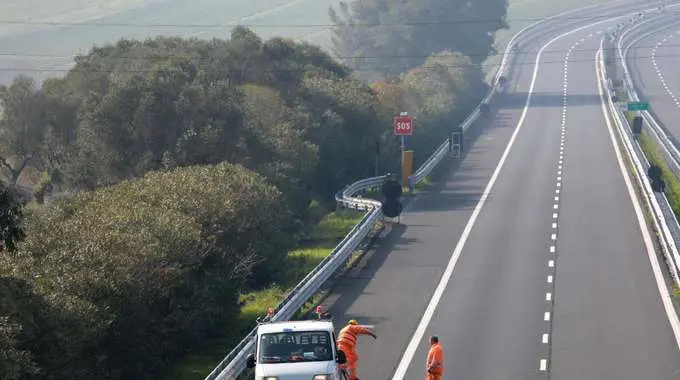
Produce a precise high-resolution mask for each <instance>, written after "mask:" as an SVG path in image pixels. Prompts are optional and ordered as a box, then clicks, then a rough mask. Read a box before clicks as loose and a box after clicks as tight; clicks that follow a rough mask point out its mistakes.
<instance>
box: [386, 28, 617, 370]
mask: <svg viewBox="0 0 680 380" xmlns="http://www.w3.org/2000/svg"><path fill="white" fill-rule="evenodd" d="M615 19H618V17H612V18H609V19H606V20H600V21H596V22H593V23H589V24H587V25H583V26H580V27H577V28H574V29H572V30H570V31H568V32H565V33H562V34H560V35H558V36H555V37H554V38H553V39H551V40H550V41H548V42H547V43H546V44H544V45H543V46H541V48H540V49H539V51H538V53H536V60H535V61H534V69H533V72H532V74H531V83H530V84H529V90H528V95H527V98H526V102H525V103H524V108H523V109H522V113H521V114H520V117H519V120H518V122H517V127H516V128H515V131H514V132H513V133H512V135H511V136H510V140H509V141H508V145H507V146H506V148H505V150H504V151H503V154H502V155H501V158H500V160H499V161H498V165H497V166H496V168H495V169H494V171H493V173H492V174H491V178H490V179H489V182H488V183H487V185H486V187H485V188H484V192H483V193H482V196H481V198H480V199H479V201H478V202H477V205H476V206H475V208H474V210H473V211H472V215H471V216H470V219H469V220H468V222H467V224H466V225H465V228H464V229H463V233H462V234H461V237H460V239H459V240H458V243H456V247H455V248H454V249H453V252H451V259H449V262H448V264H447V265H446V269H444V273H443V274H442V276H441V278H440V280H439V283H438V284H437V287H436V288H435V290H434V292H433V293H432V296H431V297H430V301H429V302H428V305H427V308H426V309H425V311H423V315H422V317H421V318H420V321H419V322H418V325H417V327H416V329H415V331H414V332H413V335H412V336H411V339H410V341H409V343H408V345H407V346H406V349H405V350H404V353H403V355H402V356H401V358H400V359H399V364H398V365H397V368H396V369H395V371H394V374H393V375H392V380H403V379H404V377H406V372H407V371H408V368H409V367H410V365H411V362H412V361H413V356H414V355H415V353H416V350H417V349H418V347H420V345H421V342H422V339H423V336H424V335H425V331H426V329H427V326H428V325H429V324H430V321H431V320H432V317H433V316H434V314H435V311H436V309H437V306H438V305H439V302H440V301H441V299H442V296H443V295H444V291H445V290H446V287H447V286H448V284H449V281H450V280H451V277H452V276H453V270H454V269H455V267H456V263H457V262H458V259H459V258H460V255H461V253H462V251H463V247H465V243H466V242H467V239H468V238H469V236H470V233H471V231H472V228H473V227H474V225H475V223H476V222H477V218H478V217H479V214H480V213H481V211H482V208H483V207H484V204H485V203H486V200H487V199H488V197H489V194H491V190H492V189H493V186H494V184H495V183H496V179H497V178H498V176H499V175H500V172H501V169H502V168H503V166H504V164H505V161H506V160H507V157H508V155H509V154H510V151H511V150H512V147H513V145H514V143H515V140H516V139H517V135H518V134H519V132H520V131H521V130H522V126H523V125H524V120H525V119H526V115H527V113H528V112H529V107H530V106H531V100H532V95H533V92H534V89H535V88H536V80H537V78H538V70H539V68H540V66H541V65H540V63H541V56H542V55H543V52H544V51H545V50H546V49H547V48H548V47H549V46H550V45H552V44H553V43H554V42H555V41H558V40H560V39H562V38H564V37H566V36H569V35H572V34H574V33H577V32H579V31H581V30H584V29H587V28H592V27H594V26H595V25H600V24H604V23H607V22H611V21H612V20H615ZM560 159H562V157H560ZM558 186H559V184H558Z"/></svg>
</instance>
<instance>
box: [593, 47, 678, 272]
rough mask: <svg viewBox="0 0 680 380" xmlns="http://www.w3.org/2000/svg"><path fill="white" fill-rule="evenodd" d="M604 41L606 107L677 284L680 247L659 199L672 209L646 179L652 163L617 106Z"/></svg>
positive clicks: (601, 64)
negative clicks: (629, 158) (629, 161)
mask: <svg viewBox="0 0 680 380" xmlns="http://www.w3.org/2000/svg"><path fill="white" fill-rule="evenodd" d="M603 42H604V40H603V41H602V42H601V43H600V52H601V55H600V60H599V62H597V64H598V66H599V67H600V72H601V73H602V78H601V79H602V82H603V83H602V86H603V87H604V88H605V91H606V95H607V106H608V108H609V111H610V115H612V116H613V118H614V124H615V125H616V127H617V130H618V133H619V135H620V136H621V139H622V140H623V142H624V144H623V145H624V147H625V149H626V151H627V152H628V155H629V156H630V157H631V161H632V162H633V168H634V170H635V172H636V176H635V177H636V179H637V182H638V187H639V188H640V190H641V192H642V194H643V196H644V200H645V203H646V204H647V208H648V209H649V210H650V212H651V214H652V216H653V217H652V218H651V219H652V222H653V224H654V229H655V230H656V231H657V234H658V240H659V243H660V246H661V250H662V251H663V254H664V257H665V260H666V262H667V264H668V267H669V269H670V272H671V276H672V277H673V280H674V282H675V284H676V285H680V276H679V275H678V271H679V270H680V256H679V255H678V249H677V246H676V245H675V239H674V238H673V236H672V234H671V231H670V228H669V226H668V217H669V215H668V212H667V211H668V210H666V212H664V208H663V207H662V206H663V205H664V203H660V202H659V201H660V200H661V201H665V205H668V208H670V206H669V204H668V199H667V198H666V195H665V194H663V193H660V194H659V193H655V192H654V191H653V190H652V187H651V185H650V183H649V181H648V180H645V178H647V170H646V168H648V167H649V162H648V161H647V159H646V157H645V156H644V153H643V152H642V149H641V147H640V146H639V144H638V142H637V140H635V139H634V138H633V136H632V133H631V132H632V130H631V127H630V124H629V123H628V119H627V118H626V116H625V114H624V113H623V110H622V109H621V108H620V107H617V105H616V104H615V103H614V101H613V100H612V99H613V89H612V88H611V87H612V86H611V79H610V77H609V76H608V74H607V68H606V65H605V64H604V61H605V60H604V57H603V56H602V55H603V53H602V52H603V50H604V49H603ZM624 65H625V63H624ZM643 162H644V164H643ZM670 216H671V217H672V218H673V221H674V223H677V220H676V219H675V216H674V215H673V213H672V211H671V213H670Z"/></svg>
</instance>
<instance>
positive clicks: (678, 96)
mask: <svg viewBox="0 0 680 380" xmlns="http://www.w3.org/2000/svg"><path fill="white" fill-rule="evenodd" d="M678 12H680V11H678V10H675V11H673V12H667V14H666V15H665V16H663V17H659V18H657V19H654V20H650V21H649V22H647V23H645V24H644V25H641V26H640V27H639V28H637V29H635V30H633V31H631V33H630V34H629V35H627V36H626V39H625V42H626V46H628V44H629V43H630V46H631V48H630V50H629V53H628V56H627V57H626V62H627V63H628V67H629V70H630V74H631V76H632V79H633V82H634V83H635V85H636V87H637V91H638V95H639V96H640V97H641V98H642V100H644V101H648V102H649V104H650V109H651V110H652V112H653V113H654V115H655V116H656V119H657V121H658V122H660V123H661V124H662V125H663V127H664V128H665V129H666V130H667V131H668V132H669V134H670V135H672V137H674V139H675V141H676V146H678V141H680V124H679V123H677V120H678V117H680V73H678V72H677V64H678V62H680V21H679V19H678V15H680V13H678Z"/></svg>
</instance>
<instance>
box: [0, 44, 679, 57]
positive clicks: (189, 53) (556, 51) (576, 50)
mask: <svg viewBox="0 0 680 380" xmlns="http://www.w3.org/2000/svg"><path fill="white" fill-rule="evenodd" d="M679 46H680V43H667V44H663V45H661V46H660V47H679ZM654 47H656V45H654V44H652V45H644V44H641V45H634V46H631V47H630V50H631V51H636V50H640V49H651V48H654ZM597 50H599V47H594V48H574V49H571V50H568V49H553V50H544V52H543V54H566V53H567V52H569V51H571V53H572V54H574V53H583V52H590V53H595V52H597ZM185 53H186V55H185ZM192 53H193V52H192V51H181V52H180V54H179V55H174V54H166V55H164V54H158V55H155V54H154V55H150V54H146V55H122V56H116V57H107V56H102V57H101V58H103V59H112V60H116V61H122V60H149V61H156V60H166V59H171V58H187V59H189V60H196V59H198V60H200V61H213V60H216V59H218V58H219V59H221V57H211V56H207V57H205V56H203V57H201V56H198V55H196V56H194V55H192ZM452 53H453V54H455V53H456V52H455V51H452ZM519 53H520V54H533V53H538V50H522V51H520V52H519ZM486 55H487V54H486V53H481V54H468V55H461V56H463V57H469V58H475V57H484V56H486ZM76 56H79V57H88V56H89V53H88V54H85V55H55V54H40V53H17V52H3V51H0V57H9V58H45V59H65V58H66V59H72V58H75V57H76ZM95 57H98V56H95ZM329 57H330V58H331V59H334V58H337V59H340V60H354V59H357V60H358V59H415V58H423V59H424V58H430V57H435V58H436V57H439V56H438V55H436V54H429V55H419V54H406V55H387V54H383V55H374V56H370V55H357V56H338V57H334V56H329ZM444 57H445V56H444ZM270 59H271V57H248V58H245V59H244V60H247V61H263V60H270Z"/></svg>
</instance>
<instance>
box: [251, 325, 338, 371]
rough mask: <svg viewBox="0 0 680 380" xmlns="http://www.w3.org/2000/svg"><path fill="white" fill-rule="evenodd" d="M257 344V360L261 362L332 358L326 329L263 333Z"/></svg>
mask: <svg viewBox="0 0 680 380" xmlns="http://www.w3.org/2000/svg"><path fill="white" fill-rule="evenodd" d="M259 345H260V355H259V356H260V357H259V358H258V362H260V363H263V364H272V363H292V362H319V361H329V360H333V346H332V340H331V336H330V334H329V333H328V331H297V332H282V333H273V334H263V335H262V336H261V337H260V344H259Z"/></svg>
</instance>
